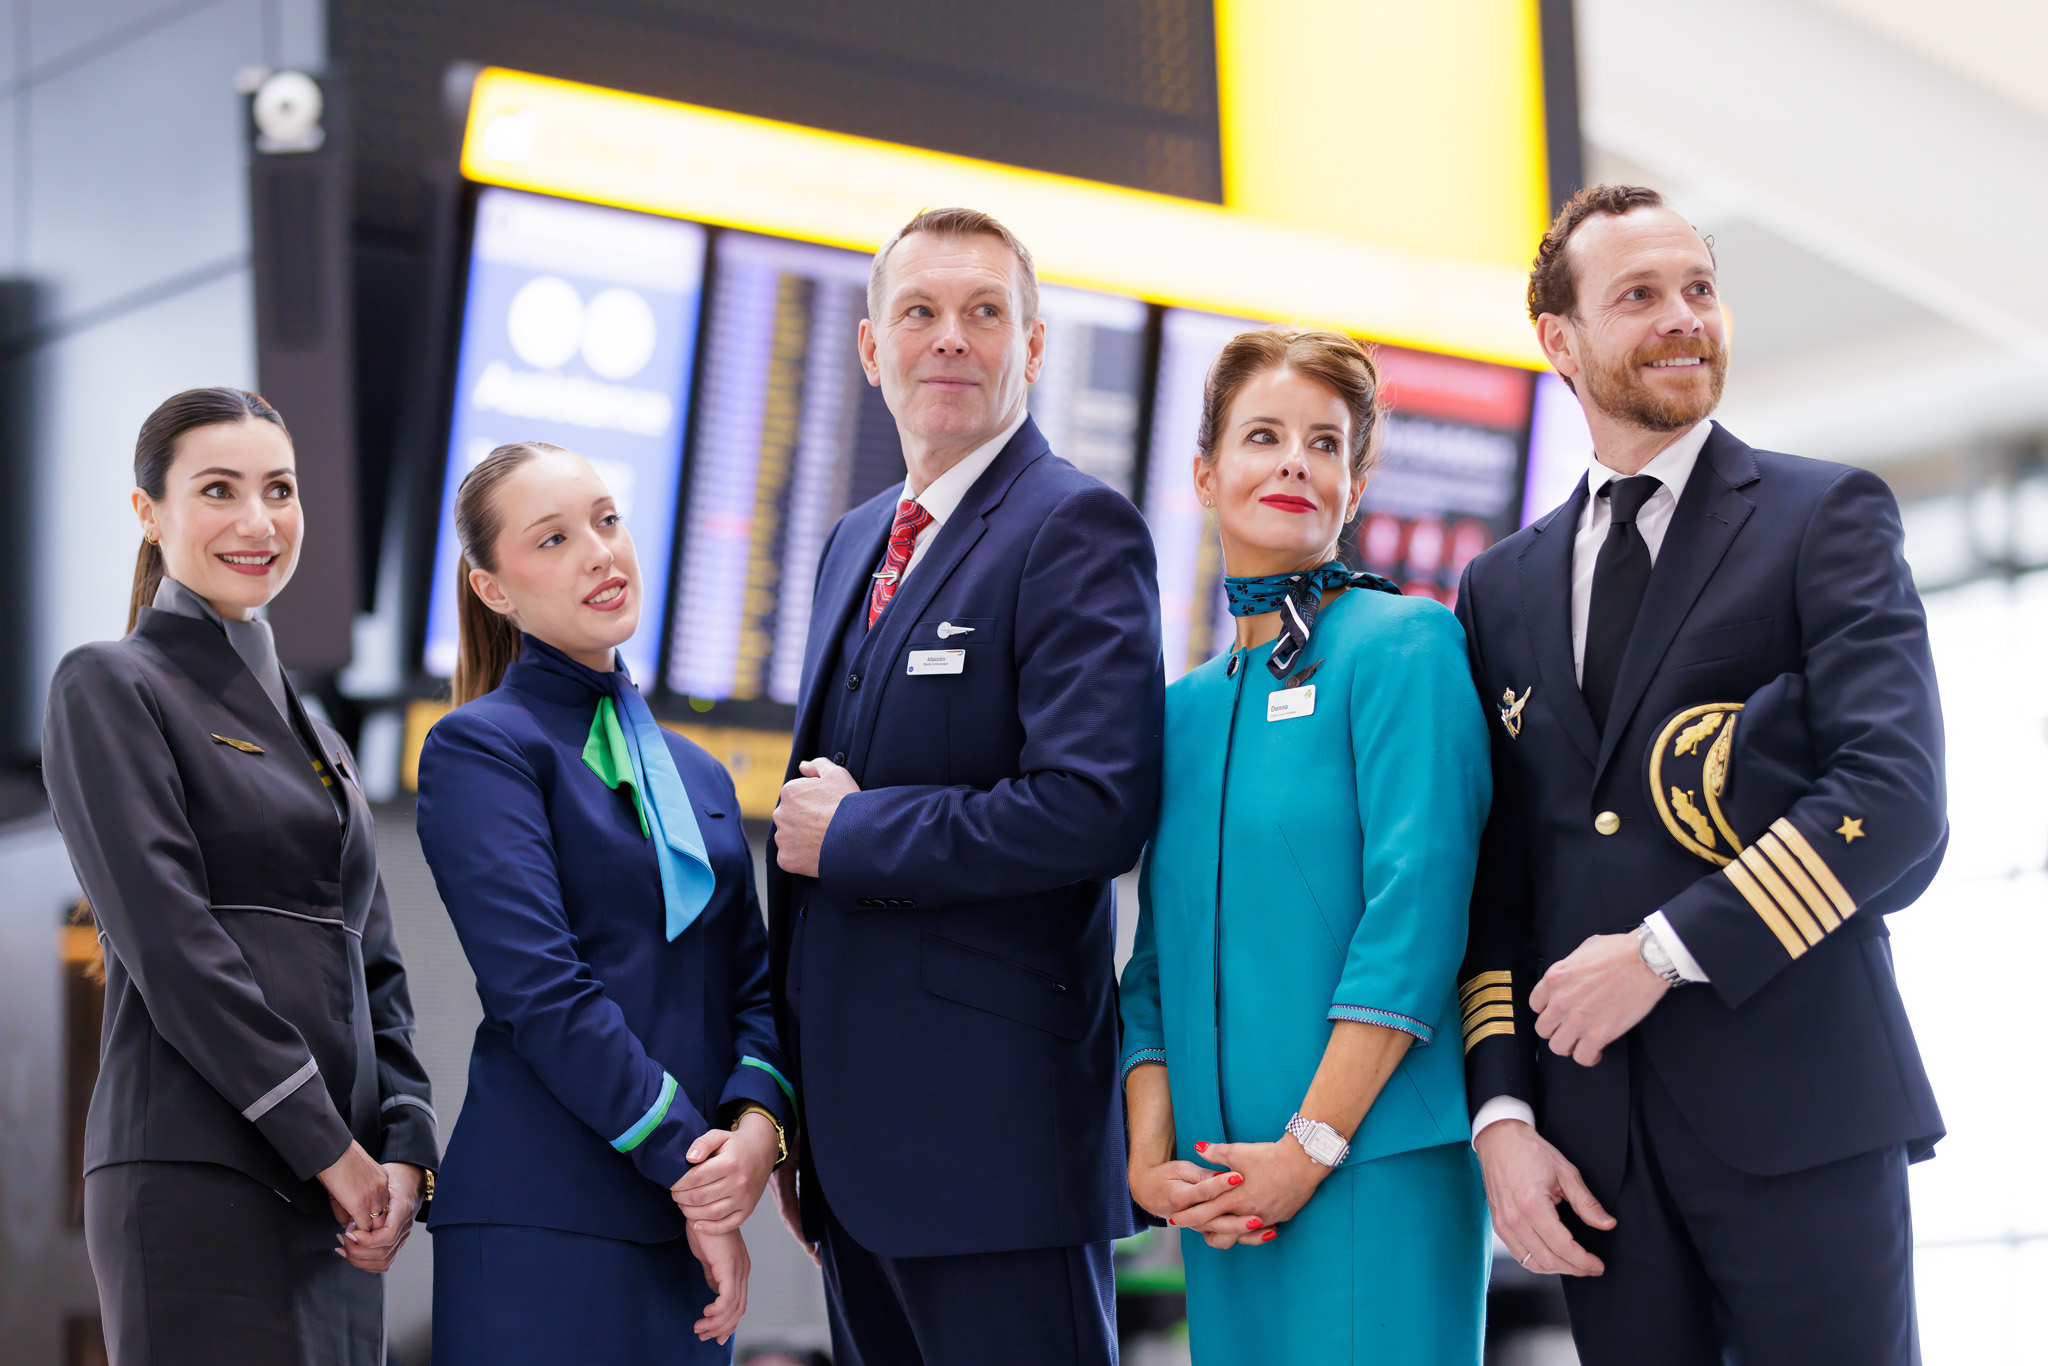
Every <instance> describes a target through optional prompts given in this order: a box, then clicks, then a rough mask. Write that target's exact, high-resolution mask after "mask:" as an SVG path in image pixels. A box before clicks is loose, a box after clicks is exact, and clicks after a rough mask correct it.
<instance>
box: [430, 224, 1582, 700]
mask: <svg viewBox="0 0 2048 1366" xmlns="http://www.w3.org/2000/svg"><path fill="white" fill-rule="evenodd" d="M868 268H869V257H868V256H867V255H865V254H864V253H859V252H851V251H843V250H840V249H837V248H832V247H826V246H822V245H818V244H814V243H807V242H798V241H791V240H787V239H782V238H772V237H764V236H759V235H755V234H751V233H746V232H740V231H737V230H729V229H715V230H714V229H707V228H705V227H703V226H701V225H698V224H694V223H688V222H682V221H678V220H674V219H667V218H661V217H657V216H654V215H649V214H641V213H635V212H630V211H626V210H620V209H612V208H604V207H599V206H595V205H589V204H582V203H574V202H570V201H566V200H558V199H553V198H549V197H545V196H540V195H533V194H526V193H523V192H518V191H512V190H506V189H500V188H483V189H481V190H480V191H479V192H478V197H477V201H476V215H475V230H474V236H473V239H472V247H471V252H470V261H469V271H468V288H467V292H466V295H465V300H464V308H463V313H462V331H461V340H460V354H459V358H458V360H457V364H456V375H455V393H454V396H453V403H452V405H451V413H452V416H451V420H450V424H449V431H448V441H447V447H446V449H447V469H446V474H445V476H444V479H443V486H442V490H441V497H440V500H439V506H438V509H437V511H438V516H439V524H438V530H437V535H436V538H435V556H434V564H433V569H432V575H433V579H432V583H431V585H430V593H429V608H428V612H427V618H426V623H425V631H424V642H423V649H422V656H421V658H422V664H423V666H424V669H425V671H426V672H427V673H428V674H431V675H438V676H441V677H446V676H448V675H449V674H450V673H451V672H452V670H453V667H454V663H455V649H456V621H455V612H454V604H455V594H454V588H455V574H456V564H457V559H458V556H459V553H460V547H459V546H458V544H457V542H456V538H455V535H454V527H453V506H454V496H455V491H456V489H457V488H458V486H459V485H460V483H461V480H462V477H463V476H464V475H465V474H467V473H468V471H469V470H470V469H472V468H474V466H475V464H476V463H477V461H479V460H481V459H482V458H483V456H484V455H485V454H487V453H488V452H489V451H490V450H491V449H492V448H493V447H495V446H497V445H499V444H502V443H504V442H507V441H521V440H541V441H549V442H553V443H555V444H557V445H561V446H565V447H568V448H569V449H571V450H574V451H577V452H579V453H580V454H582V455H584V456H585V457H586V458H588V459H589V460H590V461H591V462H592V464H593V465H595V466H596V467H597V469H598V471H599V473H600V474H601V475H602V476H603V477H604V478H605V480H606V482H607V483H608V484H609V485H610V487H611V488H612V491H613V492H614V494H616V495H617V497H618V499H619V502H620V506H621V508H622V510H623V511H624V512H625V514H626V517H627V522H628V525H629V526H630V527H631V528H632V531H633V534H634V541H635V544H636V546H637V548H638V552H639V559H640V567H641V575H642V582H643V591H644V593H645V600H644V602H643V604H642V613H641V625H640V630H639V633H638V635H637V636H636V637H635V638H634V639H633V640H632V641H631V642H629V643H628V644H627V645H626V646H625V647H624V654H625V658H626V663H627V665H628V667H629V668H630V669H632V671H633V673H634V675H635V677H637V678H639V679H641V680H643V683H645V682H646V681H648V680H655V679H658V680H659V682H660V684H661V689H662V691H664V692H665V693H666V694H667V695H668V697H669V698H670V700H671V702H674V701H677V700H680V699H682V698H688V699H689V700H690V701H691V703H692V705H693V706H694V707H695V708H696V709H697V710H698V711H700V712H701V711H704V710H706V709H709V708H712V707H714V706H715V705H716V704H719V703H727V702H731V703H746V704H748V705H747V706H744V707H736V708H735V709H734V710H732V711H731V712H728V713H724V715H726V716H730V717H731V718H732V722H734V723H738V724H742V725H750V726H755V727H763V728H773V727H776V726H786V725H787V717H788V715H789V713H788V711H787V710H785V709H786V708H789V707H792V706H793V705H794V704H795V703H796V701H797V694H798V687H799V684H800V681H801V672H802V667H803V648H804V639H805V636H806V633H807V632H808V630H809V626H810V616H811V593H812V589H813V586H814V583H815V580H816V575H817V566H818V560H819V557H820V554H821V553H822V551H823V548H824V544H825V540H826V538H827V536H828V535H829V534H830V532H831V529H832V527H833V525H834V523H836V522H837V521H838V519H839V518H840V517H841V516H843V515H844V514H845V513H846V511H847V510H848V509H850V508H852V507H855V506H857V505H859V504H861V503H863V502H865V501H867V500H868V499H870V498H872V497H874V496H875V495H876V494H878V493H880V492H882V491H883V490H885V489H888V488H890V487H892V486H894V485H896V484H898V483H900V482H901V481H902V480H903V478H904V474H905V470H904V463H903V452H902V447H901V444H900V442H899V439H898V436H897V432H896V424H895V420H894V419H893V418H892V417H891V416H890V414H889V412H888V409H887V407H886V406H885V405H884V403H883V400H882V395H881V391H880V390H879V389H877V388H876V387H874V386H872V385H870V384H869V383H868V381H867V377H866V375H865V373H864V372H863V370H862V368H861V363H860V356H859V350H858V336H859V327H860V322H861V319H862V318H863V317H865V316H866V312H867V305H866V288H867V277H868ZM1040 298H1041V305H1040V311H1041V314H1042V316H1043V317H1044V319H1045V328H1046V351H1045V361H1044V365H1043V367H1042V370H1041V372H1040V375H1039V378H1038V380H1037V382H1036V384H1035V385H1034V386H1033V387H1032V389H1031V392H1030V397H1029V404H1030V410H1031V413H1032V416H1033V418H1034V420H1035V421H1036V422H1037V424H1038V426H1039V428H1040V429H1041V430H1042V431H1043V432H1044V434H1045V436H1046V438H1047V440H1048V441H1049V443H1050V445H1051V447H1052V449H1053V451H1054V452H1055V453H1056V454H1058V455H1060V456H1062V457H1064V458H1066V459H1067V460H1069V461H1071V462H1073V463H1074V464H1075V465H1077V466H1079V467H1080V468H1081V469H1083V470H1085V471H1087V472H1088V473H1090V474H1093V475H1095V476H1096V477H1098V478H1100V479H1102V480H1103V481H1104V482H1105V483H1107V484H1109V485H1110V486H1111V487H1113V488H1116V489H1118V490H1119V491H1121V492H1122V493H1124V494H1125V495H1126V496H1128V497H1130V498H1131V499H1132V500H1133V501H1134V502H1136V503H1137V504H1138V506H1139V507H1140V508H1141V509H1142V511H1143V512H1144V515H1145V517H1146V520H1147V521H1148V522H1149V524H1150V526H1151V528H1152V533H1153V537H1154V540H1155V543H1156V546H1157V552H1158V561H1159V590H1160V607H1161V617H1162V623H1161V624H1162V629H1163V633H1164V645H1165V659H1166V673H1167V677H1168V678H1169V679H1171V678H1175V677H1178V676H1179V675H1181V674H1182V673H1185V672H1186V671H1187V670H1188V669H1190V668H1193V667H1195V666H1196V665H1198V664H1200V663H1202V662H1203V661H1204V660H1206V659H1209V658H1211V657H1212V656H1213V655H1215V654H1216V653H1218V652H1219V651H1221V650H1223V649H1224V648H1226V647H1227V645H1228V644H1229V642H1230V639H1231V636H1232V633H1233V629H1234V628H1233V625H1232V622H1231V619H1230V617H1229V615H1228V613H1227V612H1226V611H1225V610H1224V605H1223V588H1222V581H1223V574H1224V565H1223V558H1222V551H1221V546H1220V544H1219V541H1218V535H1217V528H1216V523H1215V515H1214V513H1212V512H1208V511H1206V510H1205V509H1203V508H1202V507H1201V505H1200V503H1199V501H1198V500H1197V498H1196V496H1195V492H1194V487H1193V483H1192V480H1191V477H1190V463H1191V461H1192V459H1193V457H1194V455H1195V434H1196V427H1197V424H1198V423H1199V421H1200V418H1201V408H1202V389H1203V385H1204V382H1205V381H1206V379H1207V376H1208V371H1209V366H1210V364H1211V363H1212V362H1213V361H1214V359H1215V357H1216V354H1217V352H1218V351H1219V350H1220V349H1221V348H1222V346H1223V344H1224V343H1225V342H1226V341H1227V340H1229V339H1230V338H1231V337H1232V336H1235V335H1236V334H1237V333H1239V332H1242V331H1245V330H1247V329H1251V328H1255V327H1259V326H1263V325H1265V324H1262V323H1260V322H1258V321H1255V320H1250V319H1242V318H1227V317H1218V316H1214V315H1211V314H1206V313H1199V312H1194V311H1190V310H1185V309H1172V308H1160V307H1158V306H1156V305H1151V304H1147V303H1145V302H1144V301H1142V300H1139V299H1135V298H1126V297H1118V296H1113V295H1105V294H1098V293H1090V292H1083V291H1079V290H1073V289H1065V288H1059V287H1054V286H1045V287H1043V288H1042V290H1041V296H1040ZM1378 356H1379V364H1380V369H1381V373H1382V381H1383V392H1384V394H1385V396H1386V398H1387V400H1388V403H1389V405H1390V409H1391V411H1390V415H1389V417H1388V419H1387V428H1386V437H1385V441H1384V445H1383V447H1382V460H1381V464H1380V466H1379V468H1378V470H1377V471H1376V472H1375V474H1374V476H1373V478H1372V481H1371V483H1370V484H1369V485H1368V487H1367V490H1366V494H1365V498H1364V502H1363V504H1362V512H1361V515H1360V516H1359V517H1358V518H1357V519H1356V520H1355V521H1354V522H1353V523H1352V524H1351V526H1350V528H1349V529H1348V530H1347V532H1346V537H1345V541H1344V544H1343V547H1342V553H1343V555H1344V557H1345V559H1346V562H1347V563H1350V564H1352V565H1353V566H1355V567H1360V568H1369V569H1372V570H1375V571H1377V572H1379V573H1383V574H1386V575H1388V576H1389V577H1392V578H1394V579H1395V580H1396V581H1397V582H1399V583H1401V584H1402V585H1403V588H1404V590H1405V591H1407V592H1410V593H1423V594H1428V595H1430V596H1433V597H1437V598H1438V599H1440V600H1443V601H1446V602H1448V601H1450V599H1451V597H1452V595H1453V593H1454V592H1455V589H1456V584H1457V582H1458V574H1459V573H1460V571H1462V569H1463V568H1464V565H1465V564H1466V563H1467V562H1468V561H1469V560H1470V559H1471V558H1472V557H1473V556H1474V555H1476V554H1478V553H1479V552H1480V551H1481V550H1484V549H1485V548H1486V547H1487V546H1489V545H1491V544H1493V542H1494V541H1495V540H1497V539H1498V538H1499V537H1501V536H1503V535H1505V534H1507V533H1508V532H1510V531H1512V530H1513V529H1514V528H1515V527H1516V526H1517V525H1519V523H1520V519H1521V516H1522V505H1523V502H1524V487H1525V480H1526V481H1527V483H1528V486H1529V487H1530V489H1531V490H1533V489H1534V485H1535V483H1536V482H1537V475H1538V472H1537V471H1536V470H1535V469H1534V468H1533V467H1532V466H1531V464H1530V459H1529V456H1528V446H1529V439H1530V438H1529V432H1530V424H1531V405H1532V399H1533V396H1534V392H1535V377H1534V376H1532V375H1531V374H1529V373H1528V372H1526V371H1522V370H1517V369H1514V368H1512V367H1508V366H1501V365H1493V364H1487V363H1483V362H1479V361H1472V360H1466V359H1461V358H1458V357H1452V356H1442V355H1434V354H1429V353H1424V352H1417V351H1407V350H1401V349H1398V348H1393V347H1382V348H1380V349H1379V352H1378ZM693 376H694V381H693ZM693 383H694V388H693ZM1566 397H1567V398H1569V395H1566ZM1539 406H1540V405H1539ZM1552 406H1556V405H1554V404H1553V405H1552ZM1539 416H1540V414H1539ZM1539 425H1542V424H1540V423H1539ZM1540 444H1543V445H1545V448H1546V452H1547V451H1548V447H1549V446H1550V445H1552V444H1556V443H1553V442H1544V443H1540ZM1548 463H1551V462H1548V461H1547V462H1546V465H1547V464H1548ZM672 556H673V559H672ZM664 651H665V653H664ZM759 704H766V708H767V709H766V710H763V709H762V707H761V705H759ZM719 719H720V718H719V717H715V716H713V717H707V718H706V720H707V721H717V720H719Z"/></svg>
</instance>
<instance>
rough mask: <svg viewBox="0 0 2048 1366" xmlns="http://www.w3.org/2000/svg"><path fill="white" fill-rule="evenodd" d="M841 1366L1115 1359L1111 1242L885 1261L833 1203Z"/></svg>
mask: <svg viewBox="0 0 2048 1366" xmlns="http://www.w3.org/2000/svg"><path fill="white" fill-rule="evenodd" d="M824 1233H825V1237H824V1241H823V1243H822V1244H821V1245H820V1247H819V1253H820V1256H821V1258H822V1260H823V1261H824V1263H825V1304H826V1311H827V1314H828V1316H829V1317H830V1319H831V1322H832V1362H833V1366H1069V1364H1070V1363H1071V1366H1116V1359H1117V1357H1116V1281H1115V1277H1114V1276H1113V1274H1112V1272H1111V1269H1110V1247H1111V1245H1110V1244H1109V1243H1106V1242H1104V1243H1088V1244H1086V1245H1084V1246H1081V1247H1046V1248H1031V1249H1027V1250H1025V1251H1022V1252H983V1253H976V1254H973V1255H969V1256H959V1257H883V1256H880V1255H878V1254H876V1253H873V1252H870V1251H868V1250H867V1249H866V1248H864V1247H862V1246H861V1245H860V1244H859V1243H857V1242H855V1241H854V1240H853V1238H852V1236H851V1235H850V1234H848V1233H847V1231H846V1229H845V1228H844V1226H842V1225H841V1224H840V1222H839V1220H838V1219H837V1218H835V1217H834V1216H833V1214H832V1211H831V1207H830V1204H829V1202H827V1203H826V1206H825V1229H824Z"/></svg>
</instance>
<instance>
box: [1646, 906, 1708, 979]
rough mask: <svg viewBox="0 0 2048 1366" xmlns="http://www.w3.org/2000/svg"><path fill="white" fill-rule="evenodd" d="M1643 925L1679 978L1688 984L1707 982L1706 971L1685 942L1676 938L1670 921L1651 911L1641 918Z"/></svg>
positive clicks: (1662, 913) (1676, 932)
mask: <svg viewBox="0 0 2048 1366" xmlns="http://www.w3.org/2000/svg"><path fill="white" fill-rule="evenodd" d="M1643 924H1645V925H1647V926H1648V927H1649V930H1650V933H1651V934H1653V935H1655V936H1656V937H1657V943H1658V946H1659V947H1661V948H1662V949H1663V950H1664V953H1665V956H1666V957H1668V958H1670V960H1671V966H1672V967H1674V968H1677V969H1678V975H1679V976H1680V977H1683V978H1684V979H1685V980H1686V981H1688V982H1704V981H1706V980H1707V972H1706V969H1705V968H1702V967H1701V966H1700V961H1699V959H1697V958H1695V957H1693V956H1692V953H1691V951H1690V950H1688V949H1687V948H1686V947H1685V941H1684V940H1683V939H1680V938H1679V937H1678V931H1677V930H1675V929H1673V928H1672V927H1671V921H1670V920H1669V919H1667V918H1666V917H1665V915H1664V912H1662V911H1651V912H1650V913H1649V914H1648V915H1646V916H1644V917H1643Z"/></svg>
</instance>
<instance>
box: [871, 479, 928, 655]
mask: <svg viewBox="0 0 2048 1366" xmlns="http://www.w3.org/2000/svg"><path fill="white" fill-rule="evenodd" d="M931 524H932V515H931V514H930V513H929V512H926V511H925V510H924V509H923V508H921V507H919V506H918V505H917V503H916V501H915V500H913V499H909V498H905V499H904V500H903V501H902V502H900V503H898V504H897V505H896V524H895V525H894V526H892V527H890V528H889V554H888V556H887V558H885V559H884V560H883V561H882V572H881V573H879V574H877V575H875V586H874V587H873V588H872V589H870V590H868V629H870V630H873V629H874V625H875V618H877V617H879V616H881V615H882V609H883V608H884V607H887V606H888V605H889V599H891V598H893V597H895V596H896V585H897V584H899V583H901V582H903V566H905V565H907V564H909V563H910V555H911V552H912V551H914V550H916V549H917V533H918V532H920V531H923V530H924V529H925V528H926V527H928V526H930V525H931Z"/></svg>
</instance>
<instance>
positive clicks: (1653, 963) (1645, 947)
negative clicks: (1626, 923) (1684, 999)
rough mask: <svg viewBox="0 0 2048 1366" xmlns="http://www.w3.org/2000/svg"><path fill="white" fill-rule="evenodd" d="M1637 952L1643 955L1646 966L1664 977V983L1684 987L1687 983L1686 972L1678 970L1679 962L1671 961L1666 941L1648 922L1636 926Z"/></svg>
mask: <svg viewBox="0 0 2048 1366" xmlns="http://www.w3.org/2000/svg"><path fill="white" fill-rule="evenodd" d="M1636 952H1637V953H1638V954H1640V955H1641V956H1642V960H1643V966H1644V967H1647V968H1648V969H1649V970H1650V971H1651V972H1654V973H1656V974H1657V975H1658V976H1659V977H1662V978H1663V979H1664V985H1666V986H1669V987H1682V986H1684V985H1685V984H1686V977H1685V974H1684V973H1682V972H1680V971H1679V970H1678V964H1676V963H1674V962H1672V961H1671V955H1670V954H1669V953H1666V952H1665V951H1664V941H1663V940H1661V939H1659V938H1658V937H1657V932H1656V931H1655V930H1653V929H1651V928H1650V927H1649V925H1648V924H1642V925H1638V926H1636Z"/></svg>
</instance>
